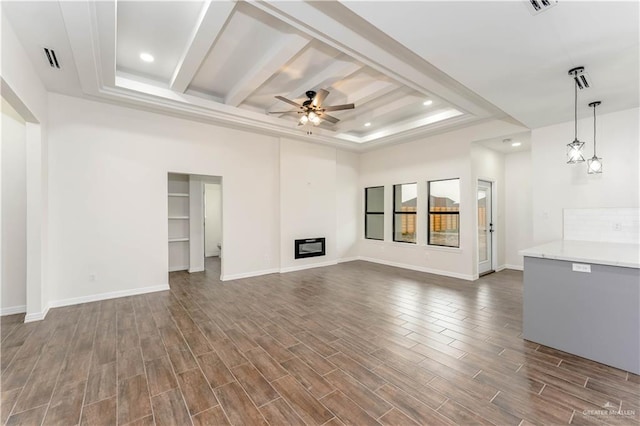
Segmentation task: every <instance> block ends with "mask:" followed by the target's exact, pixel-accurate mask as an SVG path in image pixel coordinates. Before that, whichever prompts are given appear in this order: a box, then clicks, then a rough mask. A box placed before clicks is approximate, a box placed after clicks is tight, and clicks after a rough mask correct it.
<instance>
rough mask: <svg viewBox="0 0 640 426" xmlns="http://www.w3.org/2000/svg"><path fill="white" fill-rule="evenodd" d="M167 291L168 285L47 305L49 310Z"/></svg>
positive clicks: (65, 300)
mask: <svg viewBox="0 0 640 426" xmlns="http://www.w3.org/2000/svg"><path fill="white" fill-rule="evenodd" d="M166 290H169V284H161V285H155V286H151V287H141V288H133V289H130V290H119V291H111V292H108V293H99V294H91V295H89V296H81V297H72V298H70V299H62V300H54V301H52V302H50V303H49V306H50V307H51V308H59V307H62V306H70V305H78V304H80V303H87V302H98V301H100V300H108V299H116V298H118V297H126V296H136V295H138V294H145V293H154V292H156V291H166Z"/></svg>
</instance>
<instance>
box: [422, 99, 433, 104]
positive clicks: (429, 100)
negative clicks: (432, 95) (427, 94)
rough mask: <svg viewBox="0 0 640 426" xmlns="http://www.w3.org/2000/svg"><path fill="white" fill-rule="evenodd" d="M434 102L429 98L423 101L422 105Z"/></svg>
mask: <svg viewBox="0 0 640 426" xmlns="http://www.w3.org/2000/svg"><path fill="white" fill-rule="evenodd" d="M432 103H433V101H432V100H431V99H428V100H426V101H424V102H423V103H422V105H424V106H429V105H431V104H432Z"/></svg>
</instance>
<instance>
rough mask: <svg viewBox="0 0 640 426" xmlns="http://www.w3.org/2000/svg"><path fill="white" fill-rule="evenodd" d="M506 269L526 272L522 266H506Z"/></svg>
mask: <svg viewBox="0 0 640 426" xmlns="http://www.w3.org/2000/svg"><path fill="white" fill-rule="evenodd" d="M504 269H514V270H516V271H524V266H522V265H504Z"/></svg>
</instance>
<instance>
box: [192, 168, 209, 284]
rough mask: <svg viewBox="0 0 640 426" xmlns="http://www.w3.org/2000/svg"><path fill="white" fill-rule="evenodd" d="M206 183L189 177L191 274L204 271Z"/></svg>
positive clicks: (195, 177)
mask: <svg viewBox="0 0 640 426" xmlns="http://www.w3.org/2000/svg"><path fill="white" fill-rule="evenodd" d="M203 224H204V182H203V181H202V178H201V177H199V176H194V175H190V176H189V272H202V271H204V238H205V236H204V225H203Z"/></svg>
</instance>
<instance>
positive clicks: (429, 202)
mask: <svg viewBox="0 0 640 426" xmlns="http://www.w3.org/2000/svg"><path fill="white" fill-rule="evenodd" d="M448 180H457V181H458V190H460V178H459V177H456V178H447V179H434V180H428V181H427V246H432V247H447V248H453V249H455V248H457V249H459V248H460V204H458V211H457V212H433V214H444V215H458V245H457V246H448V245H445V244H433V243H431V213H432V212H431V183H432V182H444V181H448ZM460 201H462V199H461V200H460Z"/></svg>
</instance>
